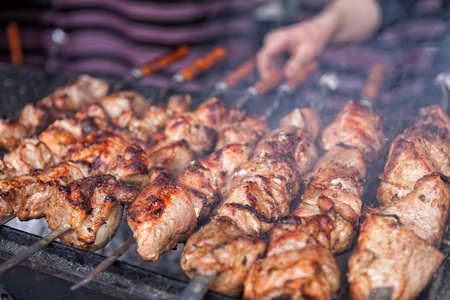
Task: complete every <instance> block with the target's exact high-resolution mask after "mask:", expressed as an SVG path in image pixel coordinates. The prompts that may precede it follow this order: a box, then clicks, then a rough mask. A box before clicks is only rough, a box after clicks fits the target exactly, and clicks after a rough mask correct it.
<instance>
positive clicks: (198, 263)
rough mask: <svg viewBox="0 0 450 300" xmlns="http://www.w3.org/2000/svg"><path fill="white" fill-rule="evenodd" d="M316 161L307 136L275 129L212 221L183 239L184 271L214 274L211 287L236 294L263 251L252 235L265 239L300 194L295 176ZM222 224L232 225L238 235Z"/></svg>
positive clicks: (240, 173) (314, 116) (243, 169)
mask: <svg viewBox="0 0 450 300" xmlns="http://www.w3.org/2000/svg"><path fill="white" fill-rule="evenodd" d="M304 113H305V114H311V116H312V118H311V120H312V121H314V122H315V124H317V125H312V124H311V125H312V126H311V127H310V128H316V127H318V126H320V125H319V124H320V118H319V117H318V115H317V114H315V113H313V112H312V111H311V110H308V111H305V112H304ZM301 115H302V114H300V116H301ZM288 119H289V118H288ZM288 119H287V120H288ZM292 119H293V120H295V118H292ZM312 133H314V132H312ZM293 158H296V160H294V159H293ZM316 158H317V153H316V151H315V148H314V145H313V143H312V140H311V139H310V138H309V137H308V133H305V132H302V131H301V130H299V129H297V128H295V127H291V126H289V128H287V129H281V130H276V131H274V132H273V133H272V134H271V135H270V136H269V137H267V138H265V139H264V140H262V141H261V142H260V143H259V144H258V147H257V149H256V151H255V154H254V156H253V157H252V159H251V160H250V161H249V162H248V163H247V164H245V165H243V166H242V167H241V168H240V170H239V171H238V172H237V173H236V175H235V176H234V178H233V182H232V184H231V187H230V190H231V192H229V194H228V197H227V199H226V200H225V202H224V203H223V204H222V206H221V207H220V208H219V210H218V212H217V217H215V218H213V219H212V220H211V222H210V223H209V224H207V225H205V226H203V227H202V228H201V229H200V230H199V231H198V232H197V233H195V234H193V235H192V237H191V238H190V239H189V240H188V242H187V244H186V246H185V248H184V251H183V253H182V256H181V267H182V269H183V270H184V271H185V273H186V274H188V276H193V275H194V274H197V273H200V274H216V276H217V278H216V279H215V281H214V282H213V283H212V289H216V290H219V291H220V292H222V293H225V294H227V295H231V296H237V295H239V293H240V291H241V289H242V280H243V278H244V276H245V274H246V272H247V270H248V269H249V267H250V265H251V264H252V262H253V261H254V260H255V259H256V257H257V256H258V255H262V253H263V251H264V248H265V247H264V243H262V242H260V241H258V240H257V239H255V238H251V236H253V237H263V236H265V235H266V234H267V232H268V231H269V230H270V229H271V227H272V225H273V224H274V222H276V221H277V220H278V219H280V218H281V217H283V216H285V215H286V214H287V213H288V212H289V204H290V202H291V201H292V199H294V197H295V196H296V194H297V193H298V190H299V181H300V176H301V175H302V173H303V172H305V171H306V170H307V169H308V167H310V166H312V165H313V163H314V160H315V159H316ZM297 159H298V160H297ZM221 224H235V226H237V228H238V233H236V231H237V229H235V228H233V227H231V226H224V225H221ZM216 228H221V229H220V239H216V238H215V236H213V235H211V232H213V231H217V229H216ZM216 235H217V234H216ZM234 241H239V242H234ZM222 249H226V251H225V250H224V251H222ZM247 254H252V255H251V256H248V255H247ZM228 262H232V263H228ZM233 262H241V264H240V265H238V264H235V263H233ZM234 276H235V277H234ZM224 282H225V283H226V285H225V284H224Z"/></svg>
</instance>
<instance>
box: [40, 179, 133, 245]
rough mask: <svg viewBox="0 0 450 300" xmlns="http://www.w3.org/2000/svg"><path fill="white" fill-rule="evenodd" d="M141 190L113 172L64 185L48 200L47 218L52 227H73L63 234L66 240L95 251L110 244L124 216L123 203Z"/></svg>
mask: <svg viewBox="0 0 450 300" xmlns="http://www.w3.org/2000/svg"><path fill="white" fill-rule="evenodd" d="M137 195H138V190H137V189H135V188H132V187H129V186H122V185H121V184H120V183H119V182H118V181H117V180H116V179H115V178H114V177H113V176H111V175H99V176H92V177H86V178H83V179H80V180H75V181H72V182H71V183H69V184H68V185H67V186H60V187H59V188H58V192H57V193H55V194H54V195H53V196H52V197H51V198H50V199H49V201H46V202H45V217H46V219H47V223H48V226H49V227H50V229H52V230H55V229H56V228H58V227H67V228H72V229H73V230H72V231H70V232H68V233H66V234H64V235H62V236H61V237H60V238H59V239H60V241H61V242H62V243H65V244H69V245H72V246H75V247H77V248H81V249H85V250H89V251H95V250H98V249H99V248H101V247H103V246H104V245H106V243H107V242H109V241H110V240H111V238H112V237H113V236H114V234H115V232H116V231H117V229H118V227H119V224H120V221H121V219H122V205H121V202H125V203H129V202H130V201H131V199H134V198H136V196H137Z"/></svg>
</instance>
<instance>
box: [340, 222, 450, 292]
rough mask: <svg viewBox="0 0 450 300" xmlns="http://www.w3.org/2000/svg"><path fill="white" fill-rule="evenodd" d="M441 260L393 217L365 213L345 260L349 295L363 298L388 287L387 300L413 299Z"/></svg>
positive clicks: (435, 251) (441, 256) (429, 247)
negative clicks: (347, 270)
mask: <svg viewBox="0 0 450 300" xmlns="http://www.w3.org/2000/svg"><path fill="white" fill-rule="evenodd" d="M444 258H445V256H444V255H443V254H442V253H441V252H439V250H437V249H436V248H434V247H433V246H431V245H429V244H427V243H426V242H425V241H424V240H422V239H421V238H419V237H418V236H416V235H415V234H414V233H413V232H411V231H410V230H409V229H407V228H406V227H404V226H402V224H401V223H400V222H399V220H398V218H397V216H396V215H376V214H373V215H370V214H369V215H368V217H367V218H366V219H365V221H364V222H363V225H362V227H361V234H360V236H359V239H358V248H357V250H356V251H355V252H354V253H353V254H352V256H351V257H350V260H349V273H348V279H349V282H350V295H351V297H352V299H367V296H368V295H369V293H370V291H372V289H374V288H377V287H390V288H392V289H393V294H392V297H391V299H414V298H415V297H416V296H417V295H418V294H419V292H420V291H421V290H422V289H423V288H424V287H425V286H426V284H427V283H428V280H429V279H430V278H431V276H432V275H433V274H434V272H435V271H436V269H437V267H438V266H439V265H440V263H441V262H442V261H443V260H444ZM424 279H425V280H424Z"/></svg>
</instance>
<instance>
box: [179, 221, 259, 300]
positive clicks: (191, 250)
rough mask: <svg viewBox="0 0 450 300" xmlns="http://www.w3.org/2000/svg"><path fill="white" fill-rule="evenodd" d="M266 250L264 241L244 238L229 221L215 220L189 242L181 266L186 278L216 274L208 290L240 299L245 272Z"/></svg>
mask: <svg viewBox="0 0 450 300" xmlns="http://www.w3.org/2000/svg"><path fill="white" fill-rule="evenodd" d="M265 248H266V244H265V243H264V242H263V241H261V240H258V239H252V238H248V237H246V235H245V233H244V232H243V231H242V230H241V229H240V228H239V226H238V225H237V224H236V223H234V222H233V221H232V220H230V219H229V218H227V217H218V218H216V219H214V221H213V222H211V223H210V224H208V225H207V226H203V227H202V228H201V229H200V231H199V232H198V233H196V234H194V235H192V237H190V238H189V239H188V241H187V243H186V245H185V248H184V251H183V254H182V256H181V265H182V267H183V270H184V271H185V272H186V274H187V275H188V276H189V277H193V276H195V274H197V273H199V274H204V275H213V274H215V275H216V276H217V277H216V279H215V280H214V282H213V283H212V284H211V286H210V288H211V289H213V290H215V291H218V292H220V293H223V294H226V295H239V294H240V291H241V284H242V281H243V280H244V278H245V275H246V274H247V270H248V269H249V267H250V266H251V265H252V263H253V262H254V261H255V260H256V259H257V257H258V255H260V254H261V253H263V252H264V250H265Z"/></svg>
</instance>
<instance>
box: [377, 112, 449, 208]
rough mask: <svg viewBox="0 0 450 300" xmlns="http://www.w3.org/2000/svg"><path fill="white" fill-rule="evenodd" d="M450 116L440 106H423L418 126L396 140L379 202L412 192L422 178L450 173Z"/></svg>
mask: <svg viewBox="0 0 450 300" xmlns="http://www.w3.org/2000/svg"><path fill="white" fill-rule="evenodd" d="M449 132H450V119H449V117H448V116H447V115H446V114H445V112H444V111H443V110H442V109H441V108H440V107H438V106H431V107H426V108H422V109H421V110H420V114H419V116H418V118H417V120H416V122H415V125H414V126H412V127H410V128H408V129H406V130H405V132H403V134H401V135H399V136H398V137H397V138H396V139H395V140H394V141H393V142H392V145H391V147H390V150H389V157H388V161H387V163H386V166H385V169H384V173H383V174H382V175H380V179H381V184H380V187H379V188H378V191H377V198H378V201H380V202H381V203H390V202H391V201H395V200H396V199H398V198H402V197H404V196H406V195H407V194H408V193H410V192H411V191H412V190H413V189H414V186H415V184H416V182H417V180H419V179H420V178H422V177H423V176H425V175H429V174H432V173H434V172H439V173H442V174H444V175H445V176H450V135H449Z"/></svg>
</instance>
